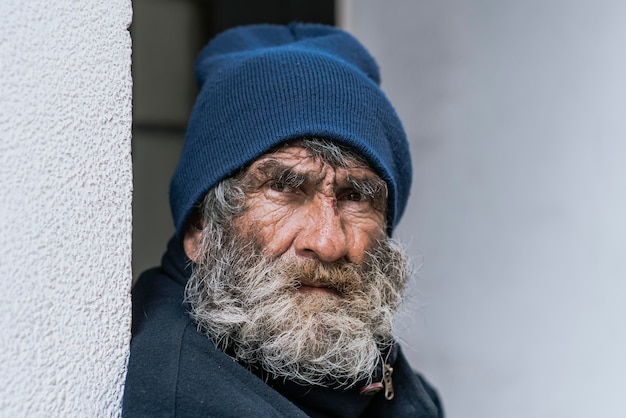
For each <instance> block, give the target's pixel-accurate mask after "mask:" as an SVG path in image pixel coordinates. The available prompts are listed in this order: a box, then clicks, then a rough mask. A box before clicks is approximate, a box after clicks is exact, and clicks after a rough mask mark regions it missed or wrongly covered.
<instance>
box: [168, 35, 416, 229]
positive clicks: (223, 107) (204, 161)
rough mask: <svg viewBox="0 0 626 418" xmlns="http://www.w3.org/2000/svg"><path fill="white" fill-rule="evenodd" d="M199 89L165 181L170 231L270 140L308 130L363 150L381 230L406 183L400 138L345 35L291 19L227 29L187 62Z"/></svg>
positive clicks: (405, 152)
mask: <svg viewBox="0 0 626 418" xmlns="http://www.w3.org/2000/svg"><path fill="white" fill-rule="evenodd" d="M196 78H197V81H198V85H199V88H200V93H199V96H198V98H197V100H196V103H195V106H194V108H193V111H192V113H191V116H190V119H189V124H188V127H187V133H186V136H185V145H184V147H183V151H182V155H181V158H180V161H179V163H178V167H177V168H176V172H175V173H174V176H173V178H172V182H171V184H170V205H171V209H172V215H173V217H174V223H175V226H176V234H177V235H178V236H182V235H183V234H184V231H185V225H186V222H187V220H188V218H189V216H190V215H191V214H192V213H193V211H194V209H195V207H196V206H197V204H198V203H199V202H200V201H201V200H202V199H203V197H204V195H205V194H206V193H207V191H208V190H210V189H211V188H212V187H213V186H215V185H216V184H217V183H218V182H219V181H220V180H222V179H224V178H227V177H229V176H231V175H232V174H234V173H235V172H236V171H237V170H239V169H240V168H241V167H243V166H246V165H248V164H249V163H251V162H252V161H254V160H255V159H257V158H258V157H259V156H261V155H262V154H264V153H266V152H267V151H268V150H270V149H271V148H273V147H275V146H276V145H279V144H282V143H284V142H286V141H289V140H293V139H297V138H304V137H318V138H326V139H330V140H334V141H337V142H339V143H342V144H345V145H348V146H350V147H352V148H353V149H355V150H356V151H358V152H359V153H360V154H361V155H362V156H363V157H365V158H366V159H367V160H368V161H369V163H370V164H371V166H372V168H373V169H374V170H375V171H376V172H377V173H378V174H379V175H380V176H381V177H382V179H383V180H385V181H386V182H387V185H388V188H389V196H388V208H387V226H388V233H389V234H391V232H392V230H393V228H394V227H395V226H396V225H397V223H398V221H399V219H400V216H401V215H402V213H403V212H404V208H405V206H406V202H407V199H408V196H409V189H410V186H411V176H412V170H411V157H410V155H409V145H408V142H407V139H406V135H405V133H404V129H403V128H402V124H401V122H400V120H399V119H398V116H397V115H396V112H395V110H394V109H393V107H392V105H391V103H390V102H389V100H388V99H387V98H386V97H385V95H384V93H383V92H382V90H381V89H380V88H379V84H380V77H379V73H378V66H377V64H376V62H375V61H374V59H373V58H372V57H371V56H370V54H369V53H368V52H367V51H366V50H365V48H364V47H363V46H362V45H361V44H360V43H359V42H358V41H357V40H356V39H355V38H354V37H352V36H351V35H349V34H348V33H346V32H343V31H341V30H339V29H337V28H334V27H331V26H324V25H318V24H303V23H293V24H290V25H289V26H278V25H253V26H244V27H238V28H234V29H230V30H228V31H226V32H223V33H222V34H220V35H218V36H217V37H216V38H214V39H213V40H212V41H211V42H209V44H208V45H207V46H206V47H205V48H204V50H203V51H202V52H201V53H200V56H199V57H198V60H197V62H196Z"/></svg>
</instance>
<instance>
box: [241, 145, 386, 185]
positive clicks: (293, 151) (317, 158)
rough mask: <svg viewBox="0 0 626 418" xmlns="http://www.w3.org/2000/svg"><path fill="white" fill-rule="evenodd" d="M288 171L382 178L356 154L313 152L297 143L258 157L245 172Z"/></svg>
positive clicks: (317, 150) (334, 149)
mask: <svg viewBox="0 0 626 418" xmlns="http://www.w3.org/2000/svg"><path fill="white" fill-rule="evenodd" d="M281 167H282V168H289V169H291V170H292V171H293V172H299V173H309V174H314V173H321V172H323V171H324V170H326V169H329V168H330V169H332V170H333V171H334V172H336V174H337V175H339V176H356V177H375V178H377V179H379V180H380V181H381V182H382V179H380V176H378V174H376V173H375V171H374V170H373V169H372V168H371V167H370V165H369V164H368V163H367V162H366V161H365V160H364V159H363V158H362V157H361V156H360V155H358V154H357V153H356V152H354V151H350V150H348V149H346V150H340V149H339V148H338V147H337V148H333V149H331V150H329V149H314V148H311V147H310V146H306V145H303V144H302V142H301V141H296V142H293V143H290V144H287V145H284V146H281V147H279V148H277V149H274V150H272V151H270V152H268V153H266V154H263V155H262V156H260V157H259V158H257V159H256V160H255V161H254V162H252V164H250V166H249V167H248V168H247V169H246V172H248V173H250V172H259V173H269V172H271V171H273V170H274V169H276V168H281Z"/></svg>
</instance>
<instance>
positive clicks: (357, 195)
mask: <svg viewBox="0 0 626 418" xmlns="http://www.w3.org/2000/svg"><path fill="white" fill-rule="evenodd" d="M344 199H345V200H350V201H352V202H362V201H364V200H367V196H365V195H364V194H363V193H361V192H356V191H352V192H350V193H346V195H345V197H344Z"/></svg>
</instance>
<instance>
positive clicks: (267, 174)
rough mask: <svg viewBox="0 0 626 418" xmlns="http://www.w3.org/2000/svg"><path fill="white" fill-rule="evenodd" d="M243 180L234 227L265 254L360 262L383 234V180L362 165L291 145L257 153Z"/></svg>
mask: <svg viewBox="0 0 626 418" xmlns="http://www.w3.org/2000/svg"><path fill="white" fill-rule="evenodd" d="M243 181H244V184H245V187H246V189H248V193H247V199H246V206H247V211H246V212H245V213H244V215H243V216H242V217H240V218H239V219H238V221H237V223H236V227H237V228H238V229H239V230H240V231H241V233H242V234H243V235H244V236H250V237H254V238H255V239H256V240H257V241H258V242H260V243H261V245H262V246H263V252H264V254H265V255H267V256H269V257H272V258H278V257H283V258H286V259H291V260H296V259H316V260H319V261H322V262H326V263H333V262H338V261H341V262H351V263H357V264H359V263H361V262H362V261H363V256H364V254H365V251H366V250H367V249H368V248H370V247H371V246H372V243H373V242H375V241H376V240H378V239H380V238H382V237H383V235H384V232H383V231H384V218H385V217H384V206H385V204H384V203H385V202H384V199H385V195H384V191H385V188H384V182H383V181H382V180H381V179H380V177H378V176H377V175H376V174H375V173H374V172H373V171H372V170H370V169H369V168H367V167H364V166H361V167H348V168H344V167H332V166H330V165H329V164H327V163H325V162H323V161H321V160H320V159H319V158H316V157H314V156H313V155H311V151H309V150H307V149H305V148H302V147H298V146H290V147H287V148H284V149H281V150H279V151H277V152H274V153H271V154H267V155H265V156H263V157H261V158H259V159H258V160H257V161H255V162H254V163H253V164H252V165H251V167H250V168H249V170H248V171H247V173H246V175H245V177H244V180H243ZM303 287H304V286H303Z"/></svg>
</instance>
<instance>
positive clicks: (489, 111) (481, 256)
mask: <svg viewBox="0 0 626 418" xmlns="http://www.w3.org/2000/svg"><path fill="white" fill-rule="evenodd" d="M349 3H351V4H350V5H351V7H350V8H348V9H347V10H348V12H349V16H348V19H346V20H347V22H348V24H349V25H350V28H351V29H352V31H353V32H354V33H355V34H356V35H357V36H358V37H360V38H361V39H362V40H363V41H364V43H365V44H366V45H367V46H368V47H369V48H370V50H371V51H372V53H373V54H374V55H375V56H376V57H377V58H378V59H379V61H380V64H381V66H382V71H383V73H382V76H383V86H384V88H385V89H386V90H387V91H388V92H389V95H390V96H391V98H392V101H393V102H394V103H395V104H396V106H397V108H398V111H399V113H400V116H401V117H402V118H403V120H404V121H405V122H406V127H407V130H408V133H409V136H410V137H411V141H412V148H413V153H414V159H415V187H414V189H413V195H412V199H411V202H410V206H409V208H408V210H407V213H406V215H405V219H404V221H403V223H402V224H401V226H400V227H399V228H398V229H399V231H400V233H399V236H400V237H401V238H402V239H403V240H405V241H407V242H409V243H410V245H411V252H412V253H413V254H414V255H416V256H417V255H420V256H419V260H421V262H423V267H422V269H421V271H420V273H419V276H420V279H419V281H418V286H419V287H420V288H421V290H422V294H421V295H420V299H421V300H422V301H423V302H424V303H425V304H426V306H425V308H424V309H423V310H422V313H414V314H413V316H412V317H410V318H408V322H406V323H405V325H404V326H403V327H401V328H403V329H402V332H403V335H404V339H405V340H406V342H407V343H408V344H409V345H411V346H412V347H413V348H414V350H413V351H411V352H410V356H411V358H412V361H413V364H415V365H416V366H417V367H418V368H419V369H421V370H423V371H425V372H426V375H427V376H428V377H429V378H430V379H431V380H432V381H434V383H435V384H436V385H437V386H438V387H439V389H440V391H441V394H442V397H443V400H444V404H445V405H446V407H447V411H448V416H450V417H453V418H454V417H464V418H502V417H506V418H522V417H523V418H527V417H533V418H543V417H551V418H552V417H568V418H587V417H626V404H625V403H624V391H625V388H626V386H625V384H624V377H625V376H626V360H625V359H626V355H625V353H626V332H625V328H626V325H625V324H624V321H625V319H626V303H625V302H624V300H625V298H624V295H625V294H626V280H625V279H626V262H625V261H624V260H625V256H624V254H625V253H626V53H624V41H625V40H626V24H625V22H626V2H624V1H622V0H593V1H592V0H573V1H572V0H549V1H546V0H525V1H519V0H497V1H493V0H473V1H466V0H436V1H433V0H386V1H378V0H352V1H350V2H349ZM406 324H408V325H406Z"/></svg>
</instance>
